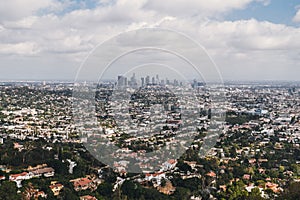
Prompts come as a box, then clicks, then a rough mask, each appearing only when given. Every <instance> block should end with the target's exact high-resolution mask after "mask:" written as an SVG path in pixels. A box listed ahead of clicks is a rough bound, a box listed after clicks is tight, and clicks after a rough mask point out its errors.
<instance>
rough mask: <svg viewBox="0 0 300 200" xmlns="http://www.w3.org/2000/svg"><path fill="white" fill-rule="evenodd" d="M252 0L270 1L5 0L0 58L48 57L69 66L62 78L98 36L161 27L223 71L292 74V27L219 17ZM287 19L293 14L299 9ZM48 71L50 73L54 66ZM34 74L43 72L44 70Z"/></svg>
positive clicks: (297, 45)
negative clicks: (198, 47) (77, 2)
mask: <svg viewBox="0 0 300 200" xmlns="http://www.w3.org/2000/svg"><path fill="white" fill-rule="evenodd" d="M253 2H260V3H261V4H262V6H264V5H268V3H270V2H269V1H266V0H232V1H221V0H211V1H204V0H198V1H193V0H187V1H181V0H166V1H164V3H162V2H161V1H158V0H151V1H150V0H117V1H115V2H114V3H111V2H110V1H103V0H102V1H96V0H94V1H93V3H94V5H95V6H94V7H93V8H87V7H88V6H87V5H86V3H85V4H84V3H83V4H82V6H81V7H80V8H77V9H72V8H73V7H74V1H71V0H69V1H64V3H62V2H60V1H58V0H44V1H40V0H29V1H23V0H11V1H5V2H3V4H2V5H1V7H0V38H1V40H0V56H1V59H2V66H3V68H5V70H6V69H7V73H8V74H9V73H10V72H9V68H10V69H14V70H15V69H20V68H26V67H27V65H28V64H29V63H32V65H36V67H40V68H45V71H47V70H48V69H46V68H49V69H50V68H51V67H52V68H53V64H54V63H55V65H60V67H61V68H64V69H63V70H65V71H70V73H69V74H66V77H65V78H66V79H72V78H73V76H74V74H75V72H76V69H77V67H78V66H79V64H80V62H82V61H83V60H84V58H85V57H86V56H87V55H88V53H89V52H90V51H91V50H92V49H93V48H94V47H96V45H98V44H99V43H101V42H103V41H104V40H106V39H108V38H110V37H112V36H113V35H116V34H118V33H120V32H123V31H127V30H132V29H137V28H142V27H161V28H168V29H173V30H176V31H179V32H183V33H185V34H187V35H189V36H191V37H192V38H194V39H195V40H196V41H198V42H199V43H200V44H202V45H203V46H204V47H205V48H206V49H207V50H208V52H209V53H210V55H211V56H212V58H213V59H214V60H215V61H216V63H217V64H218V66H219V68H220V70H221V72H222V74H223V76H224V78H225V79H249V80H250V79H256V78H257V79H265V78H268V79H297V80H300V79H299V78H298V77H296V76H295V72H297V73H298V72H299V59H300V56H299V55H300V50H299V49H300V29H299V28H297V27H291V26H287V25H284V24H275V23H271V22H267V21H257V20H255V19H250V20H237V21H227V20H225V19H224V16H225V15H226V13H229V12H231V11H233V10H236V9H246V8H247V6H248V5H249V4H250V3H253ZM291 20H294V21H296V22H300V12H299V11H298V13H297V14H296V15H295V17H294V19H291ZM20 60H26V61H27V62H20ZM8 65H9V66H8ZM38 65H39V66H38ZM251 68H252V69H253V70H251ZM5 70H4V71H5ZM232 71H235V72H237V73H232ZM291 71H292V73H289V72H291ZM283 72H284V73H283ZM18 76H19V75H18ZM52 76H53V77H51V78H56V77H55V73H53V75H52ZM280 76H282V77H280ZM24 77H25V78H26V74H24ZM41 77H42V78H47V74H43V75H42V76H41ZM0 78H3V77H0ZM12 78H14V76H12Z"/></svg>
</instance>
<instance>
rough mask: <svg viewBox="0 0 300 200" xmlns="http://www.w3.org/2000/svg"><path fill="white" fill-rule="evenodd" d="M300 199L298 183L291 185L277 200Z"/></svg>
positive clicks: (299, 183)
mask: <svg viewBox="0 0 300 200" xmlns="http://www.w3.org/2000/svg"><path fill="white" fill-rule="evenodd" d="M299 197H300V182H293V183H291V184H290V185H289V186H288V188H287V189H286V190H285V191H284V192H283V193H282V195H280V196H279V197H278V198H277V199H278V200H296V199H299Z"/></svg>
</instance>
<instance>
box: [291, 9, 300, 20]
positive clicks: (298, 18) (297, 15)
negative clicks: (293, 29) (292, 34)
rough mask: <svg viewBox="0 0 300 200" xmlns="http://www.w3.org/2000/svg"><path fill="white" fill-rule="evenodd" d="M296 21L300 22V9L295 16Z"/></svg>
mask: <svg viewBox="0 0 300 200" xmlns="http://www.w3.org/2000/svg"><path fill="white" fill-rule="evenodd" d="M293 21H294V22H300V9H299V10H298V11H297V13H296V15H295V16H294V18H293Z"/></svg>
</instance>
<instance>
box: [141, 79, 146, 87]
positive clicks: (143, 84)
mask: <svg viewBox="0 0 300 200" xmlns="http://www.w3.org/2000/svg"><path fill="white" fill-rule="evenodd" d="M141 81H142V87H143V86H145V78H144V77H142V78H141Z"/></svg>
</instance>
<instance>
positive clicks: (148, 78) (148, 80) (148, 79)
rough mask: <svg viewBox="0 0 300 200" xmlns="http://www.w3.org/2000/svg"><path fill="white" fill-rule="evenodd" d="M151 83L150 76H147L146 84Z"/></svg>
mask: <svg viewBox="0 0 300 200" xmlns="http://www.w3.org/2000/svg"><path fill="white" fill-rule="evenodd" d="M149 84H150V77H149V76H147V77H146V85H149Z"/></svg>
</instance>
